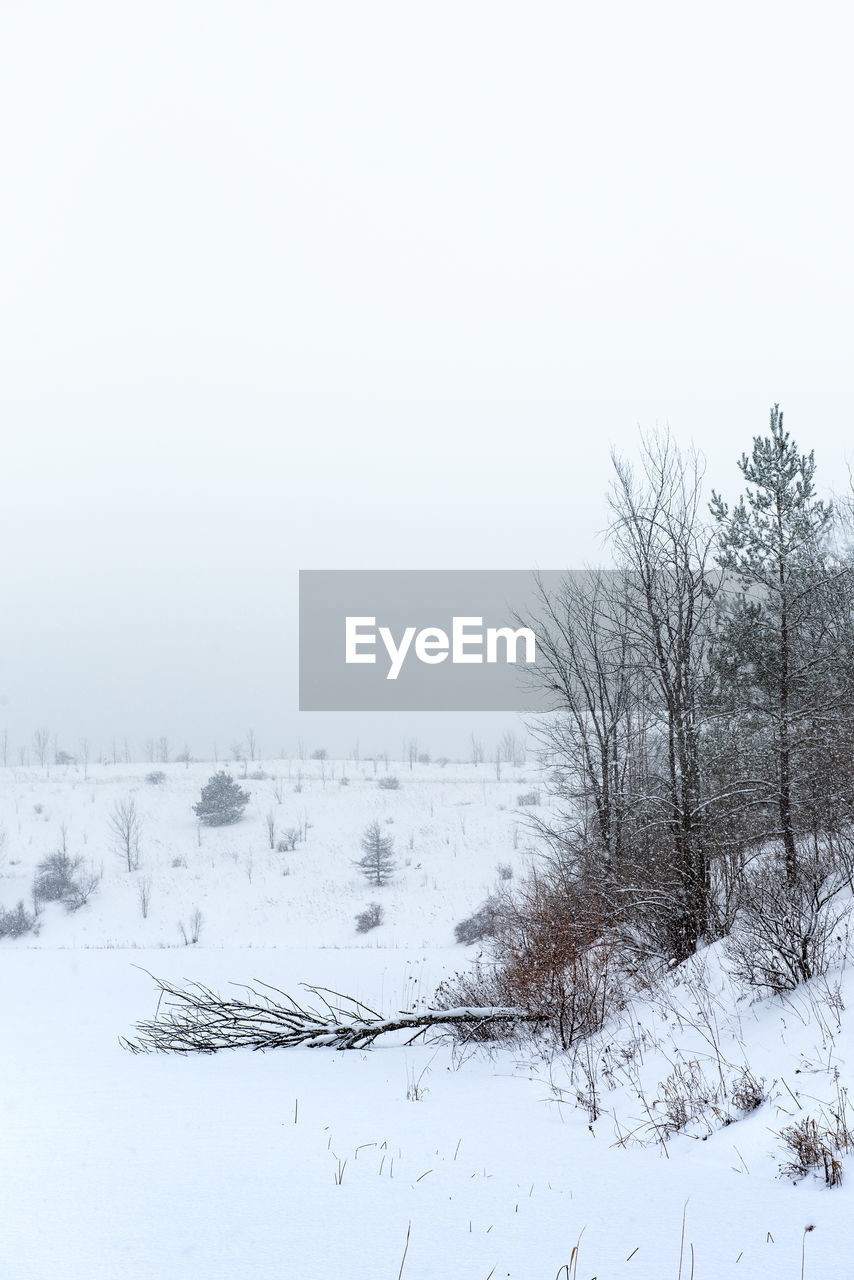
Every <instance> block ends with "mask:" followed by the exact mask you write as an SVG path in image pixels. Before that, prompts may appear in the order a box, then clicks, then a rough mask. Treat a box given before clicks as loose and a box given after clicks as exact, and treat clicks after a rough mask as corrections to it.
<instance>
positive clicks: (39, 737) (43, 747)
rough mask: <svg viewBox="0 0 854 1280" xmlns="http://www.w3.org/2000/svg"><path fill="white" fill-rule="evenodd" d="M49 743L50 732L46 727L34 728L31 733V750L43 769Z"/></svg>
mask: <svg viewBox="0 0 854 1280" xmlns="http://www.w3.org/2000/svg"><path fill="white" fill-rule="evenodd" d="M49 744H50V734H49V733H48V731H47V729H36V731H35V733H34V734H33V750H34V751H35V753H36V759H37V760H38V762H39V764H40V765H41V767H42V768H43V769H44V767H45V765H46V763H47V752H48V746H49Z"/></svg>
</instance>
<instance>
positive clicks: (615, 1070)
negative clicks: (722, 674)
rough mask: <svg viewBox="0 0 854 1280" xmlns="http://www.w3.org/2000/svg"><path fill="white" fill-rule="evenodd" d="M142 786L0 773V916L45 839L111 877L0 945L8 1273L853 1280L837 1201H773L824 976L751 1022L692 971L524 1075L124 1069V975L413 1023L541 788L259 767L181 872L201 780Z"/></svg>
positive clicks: (824, 1061)
mask: <svg viewBox="0 0 854 1280" xmlns="http://www.w3.org/2000/svg"><path fill="white" fill-rule="evenodd" d="M155 767H157V766H110V767H108V768H104V767H101V766H93V767H91V768H90V770H89V773H90V776H89V778H88V779H87V780H85V781H84V780H83V778H82V773H81V772H80V771H79V770H78V771H75V770H74V769H73V768H72V769H69V770H68V771H67V772H63V771H61V770H60V771H56V770H52V771H51V776H50V777H49V778H46V777H45V776H44V775H43V774H42V773H41V772H40V771H37V770H29V771H23V770H6V771H5V772H4V774H3V776H2V779H0V786H2V818H0V821H2V826H3V829H4V831H5V837H6V838H5V844H4V847H3V854H2V857H3V861H2V867H0V870H2V876H0V903H2V905H3V906H4V907H6V908H10V907H13V906H14V904H15V903H16V902H17V900H18V899H19V898H24V899H25V901H28V900H29V886H30V883H31V880H32V874H33V870H34V868H35V865H36V863H37V862H38V861H39V860H40V859H41V858H43V857H44V856H45V854H46V853H49V852H50V851H51V850H53V849H55V848H56V847H57V845H58V843H59V841H60V839H61V834H60V827H61V825H62V824H65V826H66V832H67V834H66V839H67V845H68V849H69V852H70V853H71V854H72V855H74V856H77V855H80V856H83V857H84V858H85V859H87V860H91V861H92V862H93V863H95V864H96V866H97V867H98V868H100V866H101V864H102V863H103V879H102V882H101V885H100V887H99V889H98V891H97V892H96V893H95V894H94V895H93V896H92V898H91V899H90V901H89V902H88V904H87V905H86V906H84V907H82V908H81V909H80V910H79V911H76V912H74V913H71V914H68V913H66V912H65V910H64V909H63V908H62V907H60V906H58V905H51V906H48V907H46V908H45V910H44V912H43V914H42V916H41V919H40V922H39V924H40V928H39V933H38V935H37V936H34V935H33V934H28V935H25V936H23V937H21V938H18V939H8V938H7V939H4V940H3V941H2V943H0V961H2V964H3V967H4V979H5V980H4V997H5V999H4V1018H3V1028H4V1032H3V1049H2V1055H3V1089H2V1091H0V1123H2V1143H0V1166H2V1195H0V1276H3V1277H6V1276H8V1277H9V1278H10V1280H36V1278H37V1280H43V1277H45V1276H55V1277H62V1280H78V1277H79V1278H80V1280H83V1277H86V1280H102V1278H103V1280H107V1278H109V1280H113V1278H114V1277H117V1276H123V1277H128V1278H129V1280H143V1278H145V1280H150V1278H153V1277H156V1278H158V1280H159V1278H161V1277H162V1278H164V1280H171V1278H172V1277H175V1278H176V1280H177V1277H179V1276H180V1277H182V1278H184V1277H187V1276H199V1277H205V1280H219V1278H223V1280H224V1278H225V1277H229V1278H233V1277H244V1276H245V1277H259V1278H262V1280H267V1278H268V1277H270V1278H272V1277H274V1276H275V1277H277V1278H279V1277H282V1276H293V1277H299V1278H305V1280H315V1278H320V1277H326V1276H341V1277H348V1278H349V1277H352V1278H353V1280H386V1278H388V1280H398V1278H400V1280H427V1278H436V1280H438V1278H440V1277H442V1278H444V1277H447V1278H448V1280H487V1278H488V1277H493V1278H494V1280H498V1278H499V1277H506V1276H512V1277H515V1278H516V1280H554V1278H555V1277H556V1276H558V1275H559V1276H560V1277H561V1280H562V1277H563V1276H567V1277H569V1278H570V1280H571V1278H572V1277H576V1280H591V1278H592V1277H594V1276H595V1277H597V1280H608V1278H610V1277H619V1278H623V1277H626V1278H627V1280H632V1278H634V1280H638V1278H640V1280H669V1278H670V1277H672V1278H673V1280H677V1277H679V1276H680V1274H681V1277H683V1278H684V1280H688V1277H689V1276H691V1275H692V1274H693V1275H694V1277H695V1280H723V1278H725V1277H734V1278H735V1280H744V1278H745V1277H749V1278H751V1280H753V1278H755V1277H774V1278H775V1280H776V1277H792V1280H797V1278H798V1277H800V1276H801V1275H802V1274H803V1275H804V1276H805V1277H807V1278H811V1280H836V1278H838V1280H842V1278H843V1277H850V1276H852V1275H854V1261H852V1252H853V1251H852V1246H853V1245H854V1229H852V1225H851V1224H852V1221H854V1216H852V1210H854V1202H853V1201H852V1196H854V1192H852V1187H851V1186H849V1185H848V1182H847V1180H845V1179H844V1180H843V1183H842V1185H841V1186H839V1187H835V1188H832V1189H828V1188H827V1187H826V1186H825V1185H824V1181H823V1179H819V1178H816V1177H815V1176H813V1175H809V1176H807V1177H805V1178H803V1179H800V1180H798V1181H797V1182H796V1183H795V1182H793V1181H792V1180H791V1179H790V1178H787V1177H780V1176H779V1170H780V1166H781V1164H784V1163H785V1162H786V1159H787V1156H790V1155H791V1153H790V1152H788V1153H787V1151H786V1150H785V1149H784V1144H783V1142H782V1140H781V1138H780V1137H779V1134H780V1132H781V1131H782V1130H784V1129H785V1128H786V1127H787V1126H789V1125H791V1124H793V1123H796V1122H798V1121H799V1120H800V1119H802V1118H803V1117H805V1116H806V1115H814V1116H817V1117H819V1118H822V1119H823V1120H824V1121H827V1122H828V1123H830V1122H831V1119H832V1115H833V1112H834V1110H836V1112H837V1113H838V1111H839V1109H840V1107H842V1108H843V1109H844V1108H845V1107H846V1106H847V1102H846V1097H845V1094H844V1092H843V1091H844V1090H845V1088H846V1086H847V1084H848V1082H849V1080H850V1078H851V1063H852V1061H854V1042H853V1041H852V1032H851V1029H850V1025H849V1023H850V1019H849V1015H848V1013H847V1012H846V1009H845V1006H846V1005H850V1004H851V1003H852V999H854V990H852V982H851V977H850V975H849V974H847V973H843V974H835V975H830V979H829V981H828V982H826V983H824V982H822V983H816V984H814V985H813V987H812V988H810V989H803V990H801V991H799V992H797V993H795V995H794V996H792V997H791V998H789V999H788V1000H786V1001H779V1000H778V1001H766V1002H761V1003H756V1002H753V1003H752V1002H751V1000H750V999H749V998H747V997H745V996H744V993H743V992H740V991H739V990H737V989H735V988H733V987H732V985H731V984H730V982H729V980H728V979H727V977H726V972H725V968H724V966H723V965H722V963H721V958H720V955H719V952H718V949H717V948H712V949H710V951H709V952H707V953H705V954H704V956H702V957H701V958H700V959H699V960H698V961H697V962H693V963H692V964H690V965H687V966H682V967H681V968H680V969H679V970H678V971H677V973H675V974H674V975H672V976H671V977H670V978H668V979H667V980H665V981H664V982H663V983H662V984H661V985H660V986H659V987H658V988H657V989H656V990H655V991H653V992H651V993H649V994H647V995H646V996H644V997H640V996H639V997H637V998H635V999H634V1000H633V1002H632V1004H631V1007H630V1010H628V1011H627V1012H626V1014H624V1016H623V1018H622V1019H621V1021H620V1023H619V1025H614V1026H611V1027H609V1028H606V1031H605V1032H604V1033H603V1034H602V1035H601V1036H599V1037H597V1038H596V1040H595V1042H594V1043H592V1044H591V1045H590V1046H589V1047H588V1046H582V1047H581V1048H580V1049H579V1052H578V1053H577V1054H576V1055H567V1056H564V1057H559V1058H557V1059H555V1060H554V1061H552V1062H549V1061H548V1059H547V1057H546V1056H545V1055H544V1054H542V1053H539V1052H537V1050H536V1048H535V1047H530V1048H528V1049H520V1050H515V1051H511V1050H506V1049H502V1050H500V1051H495V1052H491V1053H489V1052H485V1051H484V1050H478V1051H476V1052H473V1051H471V1050H466V1051H461V1050H460V1049H459V1048H454V1047H453V1046H452V1045H449V1044H442V1045H438V1046H437V1045H435V1044H432V1045H430V1044H428V1045H423V1044H418V1045H417V1046H410V1047H406V1046H404V1045H402V1044H394V1043H385V1042H382V1041H381V1042H379V1043H378V1044H377V1045H376V1046H375V1047H374V1048H373V1049H371V1050H370V1051H367V1052H353V1053H335V1052H325V1051H322V1050H290V1051H282V1052H272V1053H267V1054H252V1053H249V1052H238V1053H233V1054H219V1055H216V1056H210V1057H201V1058H197V1057H187V1058H180V1057H175V1058H172V1057H161V1056H153V1057H145V1056H134V1055H131V1054H129V1053H128V1052H126V1051H125V1050H124V1049H122V1048H121V1046H120V1044H119V1037H120V1036H121V1035H128V1034H130V1033H132V1030H133V1024H134V1021H135V1020H136V1019H137V1018H146V1017H150V1016H151V1015H152V1014H153V1012H154V1007H155V1003H156V991H155V989H154V986H153V984H152V982H151V978H150V977H149V976H148V975H149V974H150V973H153V974H157V975H159V976H162V977H164V978H167V979H172V980H179V981H180V980H198V981H202V982H204V983H206V984H208V985H210V986H213V987H215V988H219V989H223V990H226V989H227V987H228V984H229V983H230V982H238V983H239V982H252V981H253V980H260V981H264V982H269V983H271V984H274V985H276V986H278V987H280V988H282V989H285V990H292V991H296V989H297V987H298V984H299V983H301V982H311V983H315V984H324V985H327V986H329V987H332V988H336V989H339V990H344V991H346V992H348V993H349V994H353V995H356V996H358V997H360V998H361V999H363V1000H365V1001H366V1002H368V1003H370V1004H372V1005H374V1006H375V1007H381V1008H382V1009H383V1010H386V1011H389V1012H391V1011H394V1010H396V1009H400V1008H404V1007H410V1006H411V1005H412V1004H416V1003H418V1002H419V1001H423V1000H428V999H429V997H430V995H431V993H432V991H433V989H434V987H435V984H436V982H437V981H438V980H439V979H440V978H441V977H442V976H443V974H446V973H448V972H449V971H452V970H453V969H454V968H459V967H461V965H462V964H463V963H464V962H465V961H466V959H467V958H468V957H469V956H470V955H471V954H472V953H471V952H470V951H467V950H466V949H464V948H461V947H457V946H455V945H454V942H453V926H454V924H455V923H456V921H457V920H459V919H460V918H461V917H462V916H464V915H467V914H469V913H470V911H471V910H472V909H473V908H474V907H476V906H477V905H478V903H479V902H480V901H481V900H482V898H483V897H484V896H485V894H486V893H487V892H488V891H489V890H490V888H491V887H492V886H493V885H494V883H495V881H496V877H497V874H498V872H497V865H498V864H499V863H508V864H510V866H511V867H512V868H513V869H514V872H515V873H516V874H517V875H518V874H520V873H521V872H522V871H523V870H524V867H525V865H526V863H527V860H528V858H529V857H530V854H529V853H527V852H526V847H527V845H528V843H529V842H528V840H527V838H526V836H525V834H524V831H523V830H522V829H521V827H520V825H519V811H518V797H519V795H520V794H523V793H524V792H526V791H530V790H531V789H532V788H533V787H535V786H536V785H537V783H538V779H537V777H536V774H535V771H534V770H532V769H531V770H515V769H512V768H511V769H509V770H507V769H505V771H504V772H505V776H504V777H503V778H502V780H501V781H500V782H499V781H497V780H496V779H495V774H494V770H493V769H492V768H491V767H488V766H485V765H481V766H480V767H479V768H477V769H475V768H473V767H472V766H470V765H467V766H462V765H453V764H449V765H447V766H446V767H445V768H444V769H443V768H441V767H440V766H438V765H430V766H426V765H418V766H416V767H415V769H414V770H412V771H411V772H410V770H409V769H408V767H400V768H398V767H396V766H393V768H394V769H395V771H396V772H397V773H398V776H399V777H400V780H401V788H400V790H399V791H383V790H380V789H378V787H377V785H376V781H375V779H374V775H373V766H372V765H370V764H368V765H359V766H357V765H353V764H352V763H348V764H347V765H346V773H347V775H348V776H349V779H350V781H349V783H348V785H346V786H344V785H341V783H340V781H339V779H340V776H341V772H342V767H343V766H342V765H341V764H340V763H337V764H335V765H332V764H331V763H330V762H324V763H323V764H322V765H321V763H320V762H311V763H310V764H305V763H304V764H302V765H299V764H297V763H296V762H291V764H290V765H288V764H287V763H281V762H279V763H277V764H273V765H271V764H269V763H265V764H264V765H263V766H262V768H263V770H264V772H265V773H267V774H269V775H271V776H270V777H268V778H264V779H257V780H253V779H251V778H250V779H249V780H248V781H247V782H246V783H245V784H244V785H246V786H247V788H248V789H249V790H250V792H251V793H252V800H251V803H250V805H249V807H248V808H247V811H246V816H245V818H244V820H243V821H242V822H241V823H239V824H237V825H235V826H233V827H227V828H221V829H219V830H214V829H211V830H208V829H205V830H203V831H202V833H201V844H199V833H198V830H197V827H196V824H195V820H194V818H193V814H192V810H191V805H192V803H193V801H194V800H195V799H197V798H198V794H199V790H200V787H201V784H202V783H203V782H204V781H205V780H206V779H207V777H208V776H209V774H210V773H211V772H212V771H213V768H212V766H206V765H191V766H190V768H189V769H185V768H184V767H183V766H176V765H170V766H166V768H165V772H166V774H167V777H166V780H165V782H164V783H162V784H161V785H154V784H150V783H147V782H146V781H145V776H146V774H147V773H148V772H150V771H151V769H152V768H155ZM250 771H251V770H250ZM300 771H301V773H302V777H301V778H299V777H298V774H299V773H300ZM333 772H334V775H335V776H332V775H333ZM382 773H383V767H382V766H380V769H379V774H378V776H381V775H382ZM321 774H324V775H325V779H324V777H322V776H321ZM276 777H278V778H279V779H280V781H281V787H280V791H281V797H282V798H281V803H279V801H278V800H277V798H276V795H275V789H276V786H277V783H276ZM297 786H300V787H301V790H299V791H296V790H295V789H294V788H295V787H297ZM128 796H132V797H133V798H134V799H135V800H136V803H137V806H138V808H139V810H140V813H141V815H142V816H143V819H144V829H143V836H142V844H141V862H140V868H139V870H138V871H134V872H128V871H127V870H126V868H123V866H122V864H121V862H120V860H119V858H118V857H117V856H116V855H115V853H114V852H112V849H111V845H110V838H109V828H108V822H109V815H110V811H111V809H112V806H113V805H114V804H115V802H116V801H117V800H123V799H126V798H127V797H128ZM271 809H274V810H275V811H276V813H277V815H280V816H277V822H278V825H279V827H280V828H281V829H285V828H287V827H290V826H296V825H301V824H302V823H303V822H304V821H306V820H307V821H308V822H309V824H310V825H309V827H308V831H307V838H306V839H305V840H304V841H302V842H300V843H299V844H298V845H297V848H296V849H295V850H293V851H288V852H285V853H279V852H277V851H276V850H271V849H270V848H269V842H268V840H267V831H266V824H265V816H266V814H267V813H268V812H269V811H271ZM375 817H378V818H379V819H380V820H381V821H382V822H383V823H386V820H387V819H388V818H392V819H393V821H392V822H390V823H387V829H388V831H389V832H390V833H392V834H393V836H394V839H395V851H396V853H397V856H398V858H399V860H400V866H399V869H398V875H397V878H396V880H395V883H394V884H392V885H389V886H388V887H386V888H382V889H375V888H370V887H369V886H367V885H366V884H365V883H364V881H363V879H362V878H361V876H360V874H359V873H358V872H357V871H356V869H355V868H354V867H353V865H352V859H354V858H356V857H358V856H359V848H358V841H359V836H360V834H361V832H362V830H363V829H364V827H365V825H366V824H367V823H368V822H369V821H371V820H372V819H373V818H375ZM175 864H177V865H175ZM407 864H408V865H407ZM286 870H287V872H288V874H285V871H286ZM141 879H148V880H149V882H150V909H149V911H148V915H147V917H145V918H144V917H143V915H142V911H141V907H140V901H139V881H140V880H141ZM374 900H380V901H381V902H382V904H383V906H384V907H385V910H386V919H387V922H386V923H385V924H384V925H382V926H381V927H380V928H379V929H377V930H374V931H372V932H371V933H368V934H365V935H360V934H358V933H356V931H355V926H354V917H355V915H356V913H357V912H358V911H360V910H361V909H363V907H364V906H365V905H366V903H367V902H369V901H374ZM196 910H198V911H200V912H201V913H202V921H203V922H202V927H201V932H200V937H199V942H198V943H197V944H196V945H190V946H185V945H184V944H183V938H182V935H181V931H180V928H179V925H180V923H182V922H183V923H184V924H185V928H186V925H187V923H188V922H189V920H190V917H191V916H192V914H193V912H195V911H196ZM146 971H147V972H146ZM745 1067H749V1068H750V1071H751V1073H752V1076H751V1079H752V1080H753V1081H754V1082H755V1084H756V1086H757V1087H758V1097H759V1100H760V1105H759V1106H758V1107H756V1108H754V1109H752V1110H747V1109H745V1107H744V1106H743V1105H741V1104H743V1103H744V1102H745V1096H744V1095H745V1090H746V1086H745V1080H746V1078H747V1077H745V1074H744V1068H745ZM746 1092H748V1093H749V1092H750V1090H749V1089H748V1090H746ZM594 1117H595V1118H594ZM850 1118H851V1117H850V1116H849V1119H850ZM674 1121H679V1123H680V1127H679V1128H678V1129H677V1128H675V1125H674ZM852 1163H854V1157H852ZM683 1215H684V1237H683ZM810 1228H811V1229H810ZM576 1246H577V1251H576V1253H575V1254H573V1249H574V1248H575V1247H576ZM680 1254H681V1272H680ZM564 1268H565V1269H564ZM692 1268H693V1272H692Z"/></svg>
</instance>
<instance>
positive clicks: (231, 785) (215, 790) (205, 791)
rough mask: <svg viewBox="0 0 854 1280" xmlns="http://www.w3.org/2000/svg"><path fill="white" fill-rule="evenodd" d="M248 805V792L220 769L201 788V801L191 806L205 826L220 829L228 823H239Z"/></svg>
mask: <svg viewBox="0 0 854 1280" xmlns="http://www.w3.org/2000/svg"><path fill="white" fill-rule="evenodd" d="M248 803H249V792H248V791H244V790H243V788H242V787H239V786H238V785H237V783H236V782H235V781H234V779H233V778H232V776H231V774H230V773H226V772H225V770H224V769H221V770H220V771H219V773H215V774H214V775H213V777H211V778H209V779H208V781H207V782H206V783H205V785H204V786H203V787H202V796H201V799H200V800H199V802H198V804H194V805H193V812H194V813H195V815H196V817H197V818H198V819H199V822H203V823H204V824H205V825H206V826H208V827H222V826H225V825H226V824H227V823H229V822H239V820H240V819H241V818H242V817H243V810H244V809H245V808H246V806H247V804H248Z"/></svg>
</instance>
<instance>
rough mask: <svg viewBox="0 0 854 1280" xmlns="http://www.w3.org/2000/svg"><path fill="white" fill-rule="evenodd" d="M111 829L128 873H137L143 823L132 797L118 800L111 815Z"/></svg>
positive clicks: (116, 849)
mask: <svg viewBox="0 0 854 1280" xmlns="http://www.w3.org/2000/svg"><path fill="white" fill-rule="evenodd" d="M109 827H110V831H111V833H112V836H113V844H114V846H115V851H116V853H117V854H118V856H119V857H120V858H121V859H122V861H123V862H124V863H125V865H126V867H127V869H128V871H136V870H137V868H138V867H139V858H140V842H141V838H142V821H141V819H140V817H139V814H138V813H137V811H136V801H135V800H133V799H132V798H131V797H128V799H127V800H117V801H116V803H115V804H114V805H113V809H112V813H111V814H110V820H109Z"/></svg>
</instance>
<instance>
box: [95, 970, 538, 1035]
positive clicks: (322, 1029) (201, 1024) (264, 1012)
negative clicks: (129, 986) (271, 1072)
mask: <svg viewBox="0 0 854 1280" xmlns="http://www.w3.org/2000/svg"><path fill="white" fill-rule="evenodd" d="M149 977H151V978H152V980H153V981H154V982H155V983H156V984H157V987H158V988H159V990H160V998H159V1000H158V1003H157V1010H156V1012H155V1015H154V1017H153V1018H152V1019H151V1020H149V1021H144V1022H138V1023H137V1024H136V1037H135V1039H132V1040H127V1039H125V1038H124V1037H122V1038H121V1040H120V1043H121V1044H122V1045H123V1047H124V1048H126V1049H130V1050H131V1052H132V1053H217V1052H218V1051H219V1050H221V1049H255V1050H257V1049H290V1048H295V1047H297V1046H298V1045H303V1046H305V1047H306V1048H309V1049H320V1048H323V1049H362V1048H365V1047H367V1046H368V1045H370V1044H373V1042H374V1041H375V1040H376V1039H377V1038H378V1037H379V1036H384V1035H388V1034H389V1033H390V1032H392V1031H410V1030H411V1031H414V1032H415V1034H414V1035H413V1036H412V1037H410V1039H409V1040H408V1041H407V1044H411V1043H412V1041H413V1040H416V1039H417V1038H418V1037H419V1036H421V1035H424V1034H425V1032H427V1031H429V1030H430V1029H431V1028H433V1027H440V1028H441V1027H464V1028H470V1030H471V1033H472V1034H475V1033H476V1032H478V1031H480V1030H482V1029H483V1028H484V1027H487V1026H490V1025H494V1024H504V1026H505V1027H506V1029H507V1030H508V1031H509V1030H512V1028H513V1026H514V1025H515V1024H516V1023H518V1022H531V1021H534V1017H533V1016H532V1015H531V1014H530V1013H528V1012H526V1011H525V1010H524V1009H519V1008H512V1007H508V1008H503V1007H500V1006H499V1007H491V1006H487V1007H484V1008H479V1007H475V1006H463V1007H459V1008H454V1009H424V1010H421V1011H420V1012H419V1011H416V1012H412V1013H402V1012H401V1013H398V1014H397V1015H395V1016H393V1017H390V1018H385V1017H383V1016H382V1015H381V1014H379V1013H377V1012H376V1011H375V1010H374V1009H370V1008H369V1007H368V1006H367V1005H365V1004H362V1002H361V1001H359V1000H356V999H354V998H353V997H352V996H344V995H341V994H340V993H339V992H337V991H331V990H329V988H327V987H314V986H306V987H305V988H304V989H305V990H306V991H308V992H309V994H310V995H311V996H312V997H313V998H314V999H315V1000H316V1001H317V1002H318V1004H319V1006H320V1007H319V1008H315V1007H312V1006H311V1005H308V1006H305V1005H302V1004H300V1003H299V1002H298V1001H296V1000H294V998H293V997H292V996H289V995H287V994H286V993H285V992H284V991H279V990H278V988H277V987H271V986H270V985H269V984H268V983H265V982H259V983H258V986H259V987H262V988H263V990H261V991H259V990H257V989H256V988H255V987H252V986H244V987H243V989H244V990H245V991H246V992H248V998H247V999H231V998H226V997H224V996H221V995H219V994H218V993H217V992H215V991H212V990H211V989H210V988H209V987H206V986H204V985H203V984H201V983H198V982H194V983H190V984H188V985H187V986H186V987H179V986H175V985H173V984H172V983H171V982H166V981H164V979H162V978H157V977H155V976H154V975H153V974H149ZM268 992H271V993H275V995H272V994H270V995H268V994H267V993H268Z"/></svg>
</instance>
